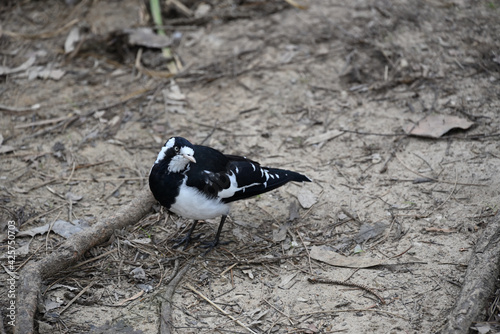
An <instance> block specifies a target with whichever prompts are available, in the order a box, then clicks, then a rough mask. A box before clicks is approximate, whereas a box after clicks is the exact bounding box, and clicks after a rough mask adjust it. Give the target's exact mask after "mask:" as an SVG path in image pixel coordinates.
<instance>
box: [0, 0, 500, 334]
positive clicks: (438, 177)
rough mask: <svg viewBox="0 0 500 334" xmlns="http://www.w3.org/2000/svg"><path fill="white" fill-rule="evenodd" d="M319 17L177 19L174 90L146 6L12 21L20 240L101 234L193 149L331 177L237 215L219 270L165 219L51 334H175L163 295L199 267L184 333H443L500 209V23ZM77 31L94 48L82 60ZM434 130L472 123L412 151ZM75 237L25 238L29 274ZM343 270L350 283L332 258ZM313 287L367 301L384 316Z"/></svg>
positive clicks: (26, 12) (244, 12)
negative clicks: (148, 29) (175, 142)
mask: <svg viewBox="0 0 500 334" xmlns="http://www.w3.org/2000/svg"><path fill="white" fill-rule="evenodd" d="M183 2H184V1H183ZM299 2H300V3H302V4H306V5H307V6H308V8H307V9H305V10H301V9H298V8H294V7H292V6H290V5H289V4H287V2H285V1H277V0H276V1H269V2H265V3H261V2H254V1H225V2H223V3H220V2H215V1H214V2H213V3H212V2H211V1H208V2H205V3H202V2H198V1H185V3H186V5H187V6H188V8H189V9H190V10H191V11H192V12H193V13H194V12H196V13H197V15H202V16H201V19H194V18H192V17H191V18H188V17H186V16H183V15H182V13H180V11H179V10H178V9H175V8H173V9H172V8H171V9H169V10H167V9H166V8H165V10H164V18H165V20H166V23H167V27H166V30H167V35H168V36H173V35H175V36H176V38H175V39H174V44H173V45H174V46H173V48H172V50H173V52H174V54H175V55H176V59H177V61H178V63H179V64H182V69H181V70H180V72H179V74H178V75H177V76H176V77H174V78H172V77H167V75H166V74H167V65H166V63H167V62H166V60H165V59H164V58H162V55H161V51H160V50H159V49H154V48H147V47H146V48H143V49H142V51H141V52H142V54H141V58H140V64H141V65H140V66H137V57H138V50H139V48H138V47H137V46H133V45H130V44H127V43H126V39H125V38H123V29H127V28H136V27H142V26H151V20H150V17H149V13H148V9H147V7H146V5H145V4H144V2H143V1H137V0H124V1H82V2H79V3H77V4H76V5H74V6H68V5H66V4H65V3H64V2H62V1H55V0H51V1H44V2H39V1H28V0H23V1H6V2H3V3H2V5H0V22H2V23H1V29H3V30H2V31H1V33H0V57H1V59H2V62H1V64H0V65H1V66H2V67H0V74H1V75H0V80H1V83H0V94H1V100H0V104H1V106H0V113H1V114H2V117H1V119H0V134H1V138H2V143H1V146H0V152H2V153H1V155H0V160H1V174H0V207H1V208H2V209H3V210H2V221H1V223H2V226H1V227H2V233H3V234H4V235H6V233H7V232H6V231H7V227H8V226H7V225H8V224H7V222H8V221H9V220H13V221H15V224H16V227H17V228H18V230H19V231H30V230H32V229H33V228H35V227H39V226H43V225H47V224H49V225H51V226H53V225H52V224H53V223H54V222H55V221H57V220H62V221H66V222H67V221H72V222H74V221H76V220H78V221H79V222H80V223H81V224H83V225H85V224H90V225H91V224H93V223H95V222H96V221H97V220H99V219H102V218H104V217H106V216H107V215H109V214H110V213H112V212H113V211H115V210H116V209H117V208H118V207H122V206H124V205H127V203H128V202H130V200H131V199H132V198H133V197H134V195H135V194H136V193H137V192H138V191H139V190H140V189H141V188H142V187H144V186H145V185H146V184H147V176H148V173H149V168H150V167H151V165H152V163H153V162H154V160H155V157H156V154H157V152H158V151H159V148H160V147H161V146H162V145H163V143H164V142H165V140H166V139H168V138H169V137H170V136H173V135H181V136H184V137H186V138H188V139H189V140H190V141H191V142H193V143H201V142H204V143H205V144H206V145H210V146H212V147H215V148H217V149H220V150H222V151H224V152H226V153H232V154H242V155H246V156H247V157H249V158H251V159H253V160H257V161H260V162H261V163H262V164H264V165H269V166H276V167H282V168H287V169H293V170H296V171H299V172H302V173H305V174H307V175H308V176H309V177H311V178H312V179H313V180H314V183H312V184H290V185H287V186H285V187H282V188H280V189H279V190H277V191H274V192H271V193H267V194H264V195H261V196H258V197H256V198H253V199H250V200H246V201H244V202H239V203H236V204H235V205H233V209H232V213H231V219H230V220H229V222H228V223H227V225H226V227H225V229H224V233H223V239H224V240H225V241H230V243H228V244H227V245H223V246H221V247H219V248H217V249H216V250H215V251H213V252H212V253H210V254H209V255H208V256H206V257H200V256H198V255H199V254H201V253H202V252H203V250H202V249H200V248H198V247H196V245H194V246H193V247H191V248H189V249H187V250H186V251H181V250H178V249H173V248H172V245H173V242H172V241H171V239H172V238H175V237H177V236H179V235H182V234H183V233H185V231H186V229H187V228H188V227H189V224H190V222H189V221H186V220H183V219H182V218H179V217H176V216H173V215H168V213H166V212H163V211H162V210H160V208H159V207H158V208H156V210H155V211H154V212H153V211H152V212H151V215H150V216H148V217H145V219H144V220H142V221H141V222H137V224H136V225H134V226H132V227H130V228H128V229H126V230H123V231H116V234H115V237H114V238H113V239H112V240H110V242H109V243H108V244H106V245H102V246H101V247H97V248H94V249H92V250H91V251H90V252H88V254H86V257H85V258H84V259H82V262H83V261H84V260H89V259H93V258H95V257H97V256H99V255H101V254H104V253H107V252H109V253H107V255H105V256H103V257H101V258H99V259H97V260H94V261H89V262H88V263H86V264H84V265H81V266H79V267H77V268H72V269H67V270H63V271H61V273H60V275H58V276H57V277H53V278H52V279H49V280H47V281H46V282H44V284H45V287H46V288H45V289H44V291H42V295H41V298H40V304H41V307H40V310H39V311H40V313H39V315H38V317H37V319H36V326H37V329H38V331H39V332H40V333H84V332H85V333H87V332H89V331H90V332H91V333H118V332H119V333H156V332H158V328H159V324H160V316H159V309H160V305H161V303H162V302H163V299H162V292H164V290H165V281H164V280H166V278H168V277H169V276H170V275H171V274H172V272H173V270H174V263H175V262H176V260H177V263H178V264H179V266H181V267H182V266H183V265H184V264H186V263H187V262H188V261H190V260H191V259H194V263H193V266H192V268H191V270H190V271H189V272H188V273H187V274H186V276H185V277H184V279H183V280H182V281H181V283H180V284H179V286H178V287H177V290H176V293H175V296H174V300H173V306H174V308H173V309H174V312H173V315H172V316H173V320H174V325H175V327H176V328H177V329H176V331H177V332H178V333H246V332H249V330H248V329H245V328H244V327H243V326H241V325H239V324H237V323H236V322H235V321H233V320H232V319H231V318H230V317H229V316H231V317H234V318H236V319H238V320H239V321H240V322H241V323H242V324H243V325H245V326H246V327H247V328H250V329H251V330H252V331H254V332H256V333H337V332H346V333H433V332H437V331H439V329H440V328H441V326H442V325H443V324H444V321H445V316H446V314H447V313H448V312H449V310H450V308H451V307H452V306H453V303H454V300H455V298H456V296H457V294H458V292H459V291H460V285H461V280H462V279H463V276H464V272H465V270H466V265H467V262H468V259H469V256H470V252H471V250H472V247H473V246H474V243H475V240H477V238H478V236H479V235H480V232H481V230H482V229H483V228H484V226H485V224H486V223H487V220H488V217H490V216H492V215H493V214H494V213H495V212H496V211H497V210H498V206H499V200H500V192H499V189H500V180H499V177H498V175H499V174H500V160H499V159H500V144H499V142H498V134H499V132H500V123H499V118H498V115H499V113H498V110H500V102H499V100H500V99H499V98H500V93H499V92H500V35H499V34H498V31H500V21H499V20H498V17H499V15H500V8H499V6H500V5H499V3H498V2H496V1H466V0H462V1H461V0H456V1H448V2H441V1H396V2H389V1H366V0H359V1H352V2H345V1H332V0H318V1H309V2H307V1H299ZM206 5H208V7H207V6H206ZM203 15H204V16H203ZM170 24H171V25H170ZM75 27H79V28H80V29H79V30H80V31H81V32H82V34H84V37H83V39H82V40H81V41H82V42H81V43H80V44H78V46H77V48H76V49H75V51H73V52H71V53H67V54H65V52H64V44H65V41H66V40H67V38H68V35H69V33H70V31H71V30H72V29H73V28H75ZM30 59H31V60H32V62H31V63H30V62H29V61H30ZM18 66H21V67H20V68H18V69H17V70H15V69H16V67H18ZM44 70H45V72H44ZM56 70H59V71H61V72H59V73H62V74H63V75H62V77H60V78H59V77H57V75H56V74H58V72H57V71H56ZM32 106H34V107H32ZM429 114H438V115H446V116H450V115H452V116H458V117H460V118H462V119H466V120H469V121H471V122H473V123H474V124H473V126H472V127H471V128H470V129H468V130H453V131H452V132H450V133H447V134H446V135H444V136H442V137H439V138H422V137H414V136H406V135H405V134H404V132H403V129H404V128H405V127H407V126H410V127H411V126H412V125H414V124H416V123H417V122H418V121H419V120H421V119H423V118H424V117H425V116H427V115H429ZM436 126H437V125H436ZM426 177H429V178H431V179H425V178H426ZM422 181H428V182H422ZM217 223H218V220H213V221H209V222H208V223H207V224H204V225H203V226H202V227H201V228H200V230H201V231H202V232H203V233H204V236H203V238H207V239H209V238H213V236H214V233H215V229H216V226H217ZM63 240H64V238H63V237H62V236H60V235H58V234H55V233H54V232H51V233H49V235H48V236H47V234H46V233H45V234H43V235H40V234H38V235H36V236H35V237H33V238H31V237H29V236H28V237H26V236H24V237H20V236H19V237H17V238H16V247H18V252H17V254H18V256H17V258H16V263H15V267H16V268H18V267H19V266H22V265H24V263H25V262H26V261H36V260H37V259H39V258H42V257H43V256H44V255H45V254H47V253H50V252H51V250H52V249H54V248H57V247H58V245H59V244H60V243H61V242H62V241H63ZM4 241H5V239H4ZM2 245H3V246H2V254H4V255H2V258H1V259H2V261H3V263H6V261H7V259H6V257H5V254H6V244H5V242H4V243H2ZM110 251H111V252H110ZM332 254H340V255H343V256H345V258H342V266H340V265H330V264H327V263H325V262H324V261H325V260H326V257H327V256H328V255H332ZM360 261H363V265H362V266H361V265H360V264H359V263H360ZM337 264H338V263H337ZM377 264H378V265H377ZM0 276H1V279H2V280H1V282H2V283H1V285H0V287H2V289H4V288H6V287H7V284H6V283H4V282H6V279H7V277H8V275H7V274H6V272H4V271H2V273H1V274H0ZM313 277H316V278H319V277H321V278H328V279H333V280H340V281H344V280H347V282H350V283H357V284H361V285H364V286H367V287H369V288H370V289H372V291H374V292H376V293H377V294H378V295H380V297H382V298H383V300H384V301H385V304H383V303H381V300H380V299H379V298H378V297H377V296H376V295H374V294H372V293H370V292H368V291H365V290H362V289H359V288H356V287H352V286H341V285H329V284H311V283H310V282H309V281H308V278H313ZM89 284H93V285H92V287H91V288H89V289H88V290H87V291H86V293H85V294H84V295H82V296H81V297H79V298H78V299H77V300H76V301H75V302H74V303H73V304H72V305H71V306H70V307H68V308H67V309H65V310H64V312H63V313H62V314H60V312H61V310H62V309H63V308H64V307H65V305H67V303H68V302H69V301H70V300H71V299H72V298H73V297H74V296H75V295H76V294H77V293H78V292H79V291H81V290H82V289H83V288H85V287H87V286H88V285H89ZM188 286H192V287H194V289H196V291H198V292H199V293H201V294H203V295H204V296H206V297H207V298H208V299H210V300H211V301H212V302H213V303H215V304H216V305H217V306H219V307H220V308H222V309H223V310H224V311H225V312H226V313H227V314H226V315H224V314H222V313H221V312H220V311H218V310H217V309H215V308H214V307H213V306H212V305H210V304H209V303H207V302H206V301H205V300H203V299H202V298H201V297H200V295H199V294H197V293H195V292H193V290H191V289H189V288H188ZM145 290H146V292H144V291H145ZM492 298H494V296H492ZM127 299H129V300H127ZM0 302H1V306H2V308H5V307H6V306H7V305H8V302H9V300H8V298H7V295H6V294H4V293H2V294H1V296H0ZM497 313H498V312H497V311H495V312H494V313H493V314H490V316H491V317H493V318H490V319H496V318H495V317H496V316H497ZM4 314H5V312H4ZM5 327H6V330H7V332H8V333H10V332H11V331H12V328H11V326H9V325H7V323H6V321H5Z"/></svg>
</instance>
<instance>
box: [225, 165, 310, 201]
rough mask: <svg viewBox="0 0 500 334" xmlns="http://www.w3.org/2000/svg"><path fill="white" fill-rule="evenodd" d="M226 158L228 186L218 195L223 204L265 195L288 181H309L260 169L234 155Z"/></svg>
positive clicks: (268, 169) (276, 171) (264, 168)
mask: <svg viewBox="0 0 500 334" xmlns="http://www.w3.org/2000/svg"><path fill="white" fill-rule="evenodd" d="M226 157H227V158H228V159H229V164H228V173H227V177H228V178H229V183H230V186H229V187H228V188H225V189H224V190H223V191H221V192H219V194H218V196H219V197H220V198H221V200H222V201H223V202H225V203H229V202H233V201H237V200H240V199H244V198H248V197H252V196H256V195H259V194H262V193H265V192H267V191H270V190H273V189H276V188H278V187H281V186H282V185H284V184H285V183H287V182H290V181H297V182H310V181H311V180H310V179H309V178H308V177H307V176H304V175H302V174H299V173H296V172H292V171H289V170H284V169H278V168H268V167H262V166H261V165H260V164H259V163H257V162H255V161H252V160H250V159H247V158H244V157H240V156H234V155H226Z"/></svg>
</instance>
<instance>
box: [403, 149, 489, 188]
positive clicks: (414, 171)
mask: <svg viewBox="0 0 500 334" xmlns="http://www.w3.org/2000/svg"><path fill="white" fill-rule="evenodd" d="M394 156H395V157H396V159H397V160H398V161H399V163H400V164H401V165H403V167H404V168H406V169H408V170H409V171H410V172H412V173H414V174H417V175H418V176H421V177H425V178H427V179H430V180H433V181H435V182H441V183H448V184H454V185H460V186H475V187H489V185H487V184H481V183H461V182H453V181H447V180H441V179H436V178H433V177H430V176H427V175H424V174H421V173H419V172H417V171H416V170H413V169H411V168H410V167H408V166H406V165H405V164H404V163H403V162H402V161H401V159H399V157H398V156H397V155H394Z"/></svg>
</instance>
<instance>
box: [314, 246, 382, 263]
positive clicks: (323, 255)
mask: <svg viewBox="0 0 500 334" xmlns="http://www.w3.org/2000/svg"><path fill="white" fill-rule="evenodd" d="M310 255H311V259H314V260H318V261H321V262H324V263H327V264H329V265H332V266H336V267H346V268H369V267H375V266H379V265H382V264H389V263H387V262H384V261H382V260H376V259H371V258H368V257H359V256H355V257H348V256H344V255H340V254H338V253H337V252H334V251H333V250H331V249H330V248H328V247H326V246H313V247H312V248H311V251H310Z"/></svg>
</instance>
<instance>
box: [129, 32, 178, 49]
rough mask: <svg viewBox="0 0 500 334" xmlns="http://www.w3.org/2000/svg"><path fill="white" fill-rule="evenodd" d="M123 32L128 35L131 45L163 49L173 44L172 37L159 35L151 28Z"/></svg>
mask: <svg viewBox="0 0 500 334" xmlns="http://www.w3.org/2000/svg"><path fill="white" fill-rule="evenodd" d="M123 32H124V33H125V34H127V35H128V44H129V45H135V46H145V47H147V48H152V49H161V48H164V47H168V46H170V45H171V44H172V39H171V38H170V37H167V36H162V35H157V34H156V33H155V32H154V31H153V29H151V28H135V29H125V30H123Z"/></svg>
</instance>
